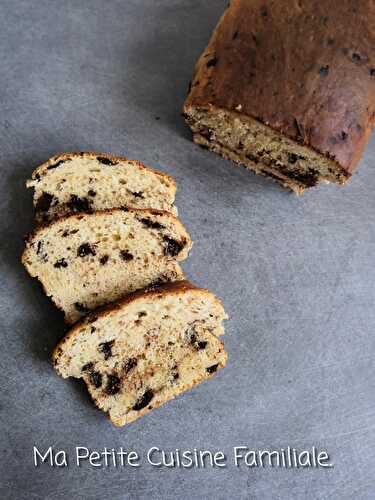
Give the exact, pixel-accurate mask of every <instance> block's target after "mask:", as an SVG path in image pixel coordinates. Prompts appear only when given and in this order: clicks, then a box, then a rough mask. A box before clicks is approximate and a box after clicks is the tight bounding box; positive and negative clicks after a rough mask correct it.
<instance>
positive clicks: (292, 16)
mask: <svg viewBox="0 0 375 500" xmlns="http://www.w3.org/2000/svg"><path fill="white" fill-rule="evenodd" d="M353 13H355V22H352V23H351V24H350V29H348V23H349V19H350V18H351V16H352V15H354V14H353ZM374 14H375V10H374V3H373V2H370V1H368V0H363V1H362V0H330V1H326V2H322V1H319V0H299V1H298V2H291V1H290V0H251V1H249V0H231V2H230V4H229V5H228V7H227V9H226V10H225V12H224V14H223V16H222V17H221V19H220V21H219V23H218V25H217V27H216V29H215V30H214V32H213V34H212V36H211V39H210V41H209V43H208V46H207V47H206V49H205V50H204V52H203V54H202V55H201V57H200V58H199V60H198V62H197V64H196V67H195V72H194V75H193V78H192V82H191V87H190V91H189V95H188V97H187V99H186V101H185V105H184V108H183V112H184V115H185V118H186V121H187V123H188V124H189V126H190V127H191V129H192V131H193V134H194V140H195V142H197V143H198V144H200V145H202V146H204V147H207V148H208V149H210V150H212V151H215V152H216V153H219V154H220V155H222V156H224V157H226V158H229V159H231V160H234V161H235V162H237V163H239V164H241V165H244V166H245V167H246V168H248V169H250V170H253V171H254V172H256V173H260V174H263V175H265V176H267V177H270V178H272V179H274V180H276V181H278V182H279V183H281V184H282V185H284V186H287V187H289V188H291V189H293V190H294V191H295V192H297V193H301V192H302V191H303V190H304V189H306V188H309V187H312V186H315V185H317V184H319V183H320V182H334V183H338V184H344V183H345V182H346V181H347V180H348V179H349V178H350V176H351V174H352V172H353V171H354V169H355V168H356V166H357V164H358V162H359V160H360V158H361V156H362V154H363V151H364V149H365V147H366V144H367V140H368V137H369V135H370V133H371V131H372V130H373V128H374V125H375V57H374V47H375V29H374V22H373V19H374Z"/></svg>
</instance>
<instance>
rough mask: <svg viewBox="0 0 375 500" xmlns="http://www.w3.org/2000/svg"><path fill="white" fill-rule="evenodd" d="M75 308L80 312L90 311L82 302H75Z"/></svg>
mask: <svg viewBox="0 0 375 500" xmlns="http://www.w3.org/2000/svg"><path fill="white" fill-rule="evenodd" d="M74 307H75V308H76V310H77V311H78V312H82V313H86V312H88V311H89V309H88V308H87V307H86V306H84V305H83V304H81V302H74Z"/></svg>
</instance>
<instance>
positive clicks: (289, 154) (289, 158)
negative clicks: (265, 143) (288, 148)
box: [288, 153, 298, 165]
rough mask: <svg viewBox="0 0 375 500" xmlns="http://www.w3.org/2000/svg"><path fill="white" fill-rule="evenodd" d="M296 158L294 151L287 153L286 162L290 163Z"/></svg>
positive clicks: (294, 161)
mask: <svg viewBox="0 0 375 500" xmlns="http://www.w3.org/2000/svg"><path fill="white" fill-rule="evenodd" d="M297 160H298V156H297V155H296V154H295V153H288V162H289V163H291V164H292V165H293V164H294V163H296V161H297Z"/></svg>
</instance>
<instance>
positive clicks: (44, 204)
mask: <svg viewBox="0 0 375 500" xmlns="http://www.w3.org/2000/svg"><path fill="white" fill-rule="evenodd" d="M54 199H55V197H54V196H53V195H52V194H49V193H46V192H43V193H42V194H41V195H40V196H39V198H38V201H37V202H36V205H35V210H36V211H37V212H47V211H48V210H49V208H50V206H51V205H52V202H53V201H54Z"/></svg>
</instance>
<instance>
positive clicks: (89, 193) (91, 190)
mask: <svg viewBox="0 0 375 500" xmlns="http://www.w3.org/2000/svg"><path fill="white" fill-rule="evenodd" d="M87 194H88V195H89V196H92V197H94V196H96V191H94V190H93V189H89V191H88V192H87Z"/></svg>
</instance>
